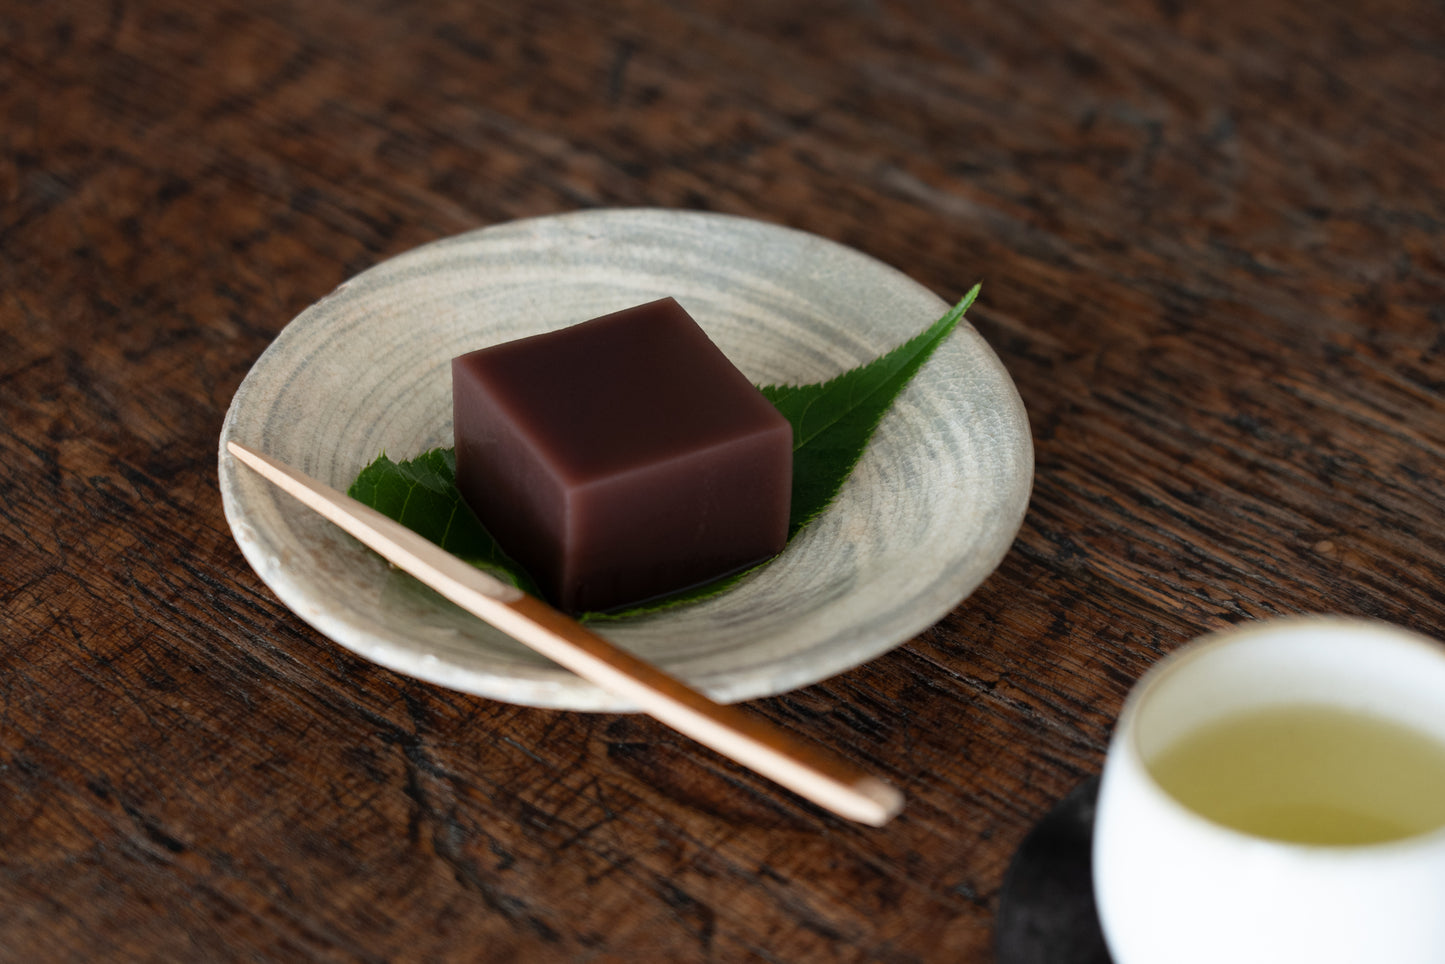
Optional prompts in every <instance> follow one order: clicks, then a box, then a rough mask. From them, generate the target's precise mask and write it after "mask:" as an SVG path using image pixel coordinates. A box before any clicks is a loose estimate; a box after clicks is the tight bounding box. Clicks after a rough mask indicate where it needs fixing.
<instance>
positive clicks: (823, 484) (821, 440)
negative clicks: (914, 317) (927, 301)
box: [761, 285, 980, 539]
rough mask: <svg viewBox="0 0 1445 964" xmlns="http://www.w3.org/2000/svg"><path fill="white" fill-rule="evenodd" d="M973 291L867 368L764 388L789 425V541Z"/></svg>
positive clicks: (838, 485) (843, 476)
mask: <svg viewBox="0 0 1445 964" xmlns="http://www.w3.org/2000/svg"><path fill="white" fill-rule="evenodd" d="M979 287H980V286H979V285H974V286H973V290H971V291H970V292H969V293H968V294H966V295H964V296H963V300H962V301H960V302H959V303H958V304H956V305H954V306H953V307H952V308H950V309H949V310H948V312H947V313H946V314H944V316H943V317H942V318H940V319H938V320H937V321H936V322H934V323H933V324H932V325H930V326H929V327H928V329H927V330H926V331H924V332H922V333H920V334H918V335H916V336H914V337H913V338H911V339H909V340H908V341H906V342H904V343H903V344H901V345H899V346H898V347H897V348H895V349H893V350H892V351H890V352H889V353H888V354H886V355H884V356H882V357H881V358H877V359H875V360H873V361H871V362H869V363H868V364H866V365H862V366H860V367H858V368H854V369H851V370H849V371H846V372H844V373H843V374H841V375H838V376H837V377H835V378H831V379H829V380H828V381H826V382H821V383H818V384H813V385H764V386H762V389H761V390H762V393H763V395H764V396H765V397H766V398H767V400H768V401H770V402H772V403H773V406H774V407H775V408H777V410H778V411H780V412H782V413H783V415H784V416H785V417H786V418H787V420H788V421H789V422H792V423H793V504H792V511H791V512H790V519H789V526H788V538H789V539H792V537H793V536H795V535H797V534H798V531H799V530H801V529H802V528H803V527H804V526H805V525H807V524H808V523H809V522H812V521H813V520H814V519H816V518H817V517H818V515H819V514H821V513H822V511H823V510H824V509H826V508H827V507H828V505H829V504H831V503H832V501H833V499H834V498H836V497H837V495H838V491H839V490H840V489H842V488H843V483H844V482H846V481H847V480H848V476H849V475H850V474H852V472H853V468H854V466H856V465H857V464H858V460H859V459H860V458H862V457H863V450H864V449H865V448H866V447H867V445H868V440H869V439H870V438H872V437H873V432H874V430H875V429H877V428H878V423H879V422H881V421H882V420H883V416H884V415H885V414H887V412H888V409H889V408H890V407H892V405H893V400H894V399H895V398H897V397H898V393H899V392H901V391H903V389H904V388H905V387H906V386H907V385H908V383H909V382H910V381H911V380H912V379H913V376H914V375H915V374H917V373H918V369H920V368H921V367H923V363H924V362H926V361H928V358H929V356H930V355H932V354H933V352H934V349H936V348H937V347H938V346H939V345H940V344H942V343H943V339H945V338H947V337H948V336H949V334H950V333H951V332H952V331H953V329H954V328H955V327H956V326H957V325H958V322H959V319H961V318H962V317H963V315H964V312H966V311H968V308H969V306H970V305H972V304H973V301H974V299H975V298H977V297H978V292H979Z"/></svg>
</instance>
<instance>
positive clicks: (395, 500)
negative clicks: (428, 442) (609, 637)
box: [347, 285, 979, 621]
mask: <svg viewBox="0 0 1445 964" xmlns="http://www.w3.org/2000/svg"><path fill="white" fill-rule="evenodd" d="M978 292H979V286H978V285H974V287H973V289H972V290H971V291H969V293H968V294H967V295H965V296H964V297H963V300H962V301H960V302H959V303H958V304H956V305H954V306H953V307H952V308H951V309H949V311H948V312H947V313H946V314H945V315H944V316H943V317H942V318H940V319H938V321H936V322H934V323H933V324H932V325H930V326H929V327H928V329H927V330H925V331H923V332H922V333H920V334H918V335H917V336H915V337H913V338H911V339H909V340H908V341H906V342H904V343H903V344H902V345H899V346H898V347H897V348H895V349H893V350H892V351H890V352H888V354H886V355H883V356H882V357H880V358H877V359H874V360H873V361H871V362H869V363H867V364H866V365H862V366H860V367H858V368H854V369H852V370H850V371H846V372H844V373H843V374H841V375H838V376H837V377H835V378H832V379H829V380H828V381H826V382H820V383H817V384H813V385H765V386H762V387H761V391H762V393H763V395H764V396H765V397H766V398H767V399H768V401H770V402H772V403H773V405H774V406H776V407H777V409H778V411H780V412H782V413H783V415H784V417H786V418H787V419H788V421H789V422H791V423H792V426H793V495H792V499H793V501H792V511H791V514H790V519H789V525H788V540H789V541H790V542H791V541H792V539H793V537H794V536H796V535H797V534H798V532H799V531H801V530H802V529H803V527H804V526H806V525H807V524H808V523H809V522H812V521H813V520H814V519H816V518H817V517H818V516H819V515H820V514H822V512H823V511H824V510H825V509H826V508H827V507H828V506H829V505H830V504H831V503H832V502H833V500H834V498H836V497H837V495H838V492H839V490H840V489H842V488H843V483H844V482H846V481H847V480H848V476H849V475H850V474H851V473H852V471H853V468H854V466H856V465H857V464H858V460H859V459H860V458H862V456H863V450H864V449H865V448H866V447H867V445H868V440H869V439H870V438H872V437H873V432H874V430H875V429H877V427H878V423H879V422H880V421H882V419H883V416H884V415H885V414H887V412H888V409H889V408H890V407H891V406H892V404H893V400H894V399H895V398H897V397H898V393H899V392H901V391H902V390H903V389H904V388H905V387H907V385H908V383H909V382H910V381H911V380H912V379H913V376H914V375H915V374H917V373H918V370H919V369H920V368H922V367H923V363H924V362H926V361H927V360H928V358H929V356H930V355H932V354H933V352H934V350H935V349H936V348H937V347H938V346H939V345H940V344H942V343H943V340H944V339H945V338H947V337H948V336H949V334H950V333H951V332H952V331H953V329H954V328H955V327H956V326H957V325H958V322H959V320H960V319H962V318H963V315H964V312H966V311H967V310H968V308H969V306H970V305H972V304H973V301H974V299H975V298H977V297H978ZM347 494H348V495H350V496H351V497H352V498H353V499H356V500H358V501H360V502H364V503H366V504H367V505H369V506H371V507H372V508H374V509H376V510H377V511H379V512H381V513H382V514H384V515H387V516H390V517H391V518H393V519H395V520H397V521H398V522H400V523H401V524H402V525H404V526H406V527H407V528H409V529H411V530H412V531H414V532H417V533H418V534H420V535H422V536H424V537H425V538H427V539H429V540H430V541H432V542H434V543H436V544H437V545H439V546H441V547H442V548H443V549H446V550H447V551H448V552H450V553H452V554H453V555H456V556H459V557H461V558H462V559H464V560H466V561H467V562H469V563H471V564H472V565H475V566H478V567H480V568H482V569H486V570H487V571H488V572H491V573H492V574H494V575H496V576H498V577H500V578H502V579H503V580H505V581H507V582H510V583H512V584H513V585H516V586H517V587H519V588H521V589H523V590H525V591H526V592H529V593H532V594H534V595H535V594H537V593H538V590H537V584H536V582H535V580H533V579H532V577H531V576H530V575H529V574H528V573H527V571H526V570H525V569H523V568H522V567H521V565H520V564H518V563H517V562H516V560H514V559H512V558H511V557H510V556H508V555H507V554H506V553H505V552H504V551H503V550H502V547H501V546H499V545H498V544H497V542H496V540H494V539H493V538H492V537H491V534H490V533H488V532H487V530H486V529H485V528H484V527H483V526H482V524H481V522H480V521H478V520H477V517H476V516H475V515H474V514H473V513H472V511H471V509H470V508H468V507H467V504H466V503H465V502H464V501H463V500H462V495H461V492H460V491H459V490H458V489H457V486H456V454H455V451H454V450H453V449H450V448H437V449H432V450H430V451H428V452H423V453H422V454H421V455H418V456H417V457H416V458H414V459H411V460H409V461H405V462H393V461H392V460H391V459H389V458H387V457H386V455H385V454H382V455H381V456H380V457H379V458H377V460H376V461H375V462H372V463H371V464H370V465H368V466H367V467H366V468H364V469H362V470H361V473H360V474H359V475H358V476H357V477H356V481H355V482H353V483H352V484H351V487H350V488H349V489H348V490H347ZM764 565H767V563H762V564H761V565H759V566H754V567H752V568H751V569H747V570H744V571H742V572H738V573H733V574H732V575H729V576H724V577H723V578H721V579H717V580H714V581H713V582H710V583H706V584H704V585H701V586H695V587H692V588H690V589H685V590H682V591H681V592H678V593H674V594H672V595H670V596H667V597H664V598H662V599H655V600H651V601H649V602H647V603H643V604H641V605H639V606H634V607H631V608H629V609H625V610H621V611H618V612H612V613H585V614H583V616H582V617H581V618H582V619H584V620H589V621H593V620H610V619H621V618H626V617H630V616H638V615H642V614H644V613H652V612H658V611H660V610H664V609H671V608H674V607H676V606H681V605H686V604H687V603H692V602H697V601H699V600H702V599H707V598H710V597H712V596H716V595H718V594H720V593H723V592H726V591H727V590H728V589H731V588H732V587H733V586H735V585H737V583H738V582H740V581H741V580H742V579H743V578H744V577H746V576H747V575H748V574H749V573H751V572H753V571H755V570H756V569H759V568H761V567H762V566H764Z"/></svg>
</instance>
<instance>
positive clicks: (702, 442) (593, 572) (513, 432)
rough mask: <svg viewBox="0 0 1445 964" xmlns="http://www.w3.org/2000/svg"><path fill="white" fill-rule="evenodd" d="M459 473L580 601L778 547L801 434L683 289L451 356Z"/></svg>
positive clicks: (563, 600)
mask: <svg viewBox="0 0 1445 964" xmlns="http://www.w3.org/2000/svg"><path fill="white" fill-rule="evenodd" d="M452 402H453V410H454V416H455V433H456V452H457V484H458V486H459V487H460V489H461V491H462V495H463V496H464V497H465V498H466V500H467V503H468V505H470V506H471V507H472V510H473V511H475V512H476V514H477V516H478V518H480V519H481V521H482V524H483V525H485V526H486V527H487V528H488V530H490V531H491V533H492V534H493V536H495V537H496V539H497V541H498V542H499V543H501V545H502V547H503V548H504V549H505V550H506V551H507V552H508V553H509V554H511V555H512V556H513V557H514V558H515V559H517V561H519V562H520V563H522V564H523V565H524V566H526V567H527V569H528V570H529V571H530V572H531V573H532V574H533V576H534V577H535V578H536V579H537V581H538V583H539V584H540V585H541V587H542V590H543V592H544V593H545V594H546V595H547V596H548V598H549V599H550V600H551V602H553V603H554V604H555V605H557V606H558V607H559V608H561V609H564V610H567V611H569V612H598V611H605V610H609V609H616V608H618V607H621V606H626V605H628V604H631V603H636V602H641V601H643V600H647V599H650V598H652V597H655V596H660V595H663V594H666V593H670V592H674V591H676V590H679V589H685V588H687V587H689V586H692V585H696V584H698V583H702V582H706V581H708V580H711V579H714V578H716V577H718V576H722V575H726V574H727V573H729V572H733V571H736V570H738V569H742V568H744V567H746V566H749V565H751V564H753V563H756V562H759V561H761V560H763V559H766V558H768V557H769V556H772V555H774V554H775V553H777V552H779V551H780V550H781V549H782V548H783V545H784V543H785V542H786V541H787V535H788V507H789V500H790V496H791V487H792V471H793V433H792V427H791V426H790V425H789V424H788V421H787V419H785V418H783V416H782V415H781V414H779V413H778V411H777V410H776V409H774V408H773V406H772V405H770V404H769V403H768V401H767V399H765V398H763V396H762V394H761V393H760V392H758V390H757V389H756V388H754V387H753V385H752V384H751V383H749V381H748V380H747V378H746V377H745V376H744V375H743V374H742V373H741V372H739V371H738V370H737V368H735V367H734V366H733V364H732V363H731V362H730V361H728V359H727V357H726V356H725V355H723V353H722V352H721V351H720V350H719V349H718V348H717V346H716V345H714V344H713V343H712V341H711V340H709V338H708V337H707V335H706V334H705V333H704V332H703V330H702V329H701V328H699V327H698V325H697V323H696V322H695V321H693V320H692V318H691V317H690V316H689V315H688V313H687V312H686V311H684V310H683V308H682V306H681V305H679V304H678V303H677V302H676V301H674V300H673V299H671V298H664V299H662V300H661V301H654V302H651V303H649V304H645V305H639V306H638V307H636V308H629V309H627V310H625V311H619V312H616V313H615V314H610V315H604V316H602V317H600V318H594V319H593V320H591V321H587V322H583V323H582V324H579V325H574V326H572V327H570V328H565V329H562V330H560V331H554V332H549V333H547V334H542V335H535V336H533V337H530V338H522V339H519V340H517V341H512V342H508V343H506V344H502V345H497V346H495V347H492V348H484V349H482V350H480V351H474V352H471V353H469V354H466V355H462V356H461V357H459V358H455V359H453V360H452Z"/></svg>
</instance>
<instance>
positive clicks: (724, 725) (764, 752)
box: [227, 442, 903, 827]
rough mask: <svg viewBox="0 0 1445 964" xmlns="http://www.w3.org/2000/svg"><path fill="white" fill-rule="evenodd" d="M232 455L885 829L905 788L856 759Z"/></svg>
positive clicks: (599, 675) (532, 636)
mask: <svg viewBox="0 0 1445 964" xmlns="http://www.w3.org/2000/svg"><path fill="white" fill-rule="evenodd" d="M227 448H228V449H229V450H230V452H231V454H232V455H233V456H235V457H236V458H237V459H239V460H240V461H242V462H244V463H245V464H246V465H248V466H250V467H251V468H252V469H254V470H256V471H257V472H259V473H260V474H261V475H262V476H264V477H265V478H266V479H268V480H270V481H271V482H274V483H275V484H276V485H277V486H279V487H280V488H282V489H284V490H285V491H286V492H288V493H290V494H291V495H293V496H295V497H296V498H297V499H299V500H300V501H301V502H302V503H304V504H305V505H307V506H309V507H310V508H312V509H314V510H316V511H317V512H319V513H320V514H321V515H323V516H325V517H326V518H327V519H330V520H331V521H332V522H334V523H336V525H338V526H340V527H341V528H342V529H344V530H346V531H347V532H348V533H350V534H351V535H353V536H355V537H356V538H357V539H358V540H360V541H361V542H362V543H364V544H365V545H367V546H368V547H370V548H371V549H373V550H374V551H376V552H377V553H378V554H380V555H381V556H382V557H383V558H385V559H386V560H388V561H389V562H391V563H392V564H393V565H394V566H396V567H397V568H399V569H402V570H405V571H406V572H408V573H410V574H411V575H413V576H415V577H416V578H417V579H419V580H421V581H422V582H423V583H425V584H426V585H428V586H430V587H431V588H432V589H435V590H436V591H437V592H439V593H441V594H442V595H443V596H445V597H447V598H448V599H450V600H451V601H452V602H454V603H456V604H457V605H458V606H461V607H462V608H463V609H465V610H467V611H468V612H470V613H472V614H473V615H475V616H477V617H478V618H480V619H482V620H484V621H485V622H487V623H490V624H491V625H493V626H495V627H496V628H498V629H500V630H501V631H502V632H504V633H506V634H507V635H508V636H511V637H513V638H514V639H516V640H518V641H519V642H522V643H524V644H526V645H527V646H530V647H531V648H532V649H534V650H536V651H537V652H538V653H541V654H542V655H543V656H546V657H547V658H548V659H550V660H552V661H553V662H555V663H558V664H559V665H561V666H564V667H566V668H567V669H569V670H571V671H572V672H574V673H576V674H577V675H578V676H580V677H582V678H583V679H586V680H589V681H590V682H592V683H595V684H596V685H598V686H600V687H602V688H603V689H605V690H607V691H608V692H610V693H614V694H616V695H618V696H621V697H623V698H625V699H628V700H631V701H632V702H633V703H635V704H636V705H638V706H640V707H641V708H642V710H643V711H644V712H646V713H647V714H648V715H650V716H652V717H654V718H655V719H657V720H659V721H661V722H662V723H665V724H667V725H668V726H670V727H672V728H673V729H675V730H677V731H678V732H680V733H684V734H686V735H687V736H690V737H692V738H693V739H694V740H697V741H698V742H699V743H701V744H703V745H704V746H707V747H710V748H712V749H713V750H716V751H717V752H718V753H721V754H722V755H723V756H726V757H728V758H730V759H732V760H735V761H736V762H738V763H740V764H742V765H743V766H745V767H748V768H750V769H752V770H754V771H756V772H757V773H760V774H762V775H763V776H765V777H768V778H769V779H771V780H773V781H775V782H777V783H778V784H780V785H782V786H784V787H787V788H788V789H789V790H792V791H793V792H794V793H796V794H798V795H799V796H801V797H804V798H806V799H808V800H811V801H813V802H814V803H816V804H818V805H819V806H821V807H824V808H826V809H828V810H831V811H833V812H834V813H836V814H838V815H839V816H842V817H847V818H848V819H850V820H856V821H859V822H861V823H866V824H870V825H872V826H875V827H881V826H882V825H884V824H885V823H887V822H888V821H889V820H891V819H892V818H893V817H894V816H895V815H896V814H897V813H898V811H899V810H900V809H902V807H903V795H902V794H901V793H899V792H898V790H896V789H895V788H894V787H892V786H890V785H889V784H887V783H885V782H883V781H882V780H880V779H878V778H877V777H875V776H872V775H870V774H869V773H867V772H865V771H864V770H862V769H860V768H859V767H857V766H856V765H854V764H853V763H851V762H849V761H847V760H845V759H843V758H842V757H840V756H838V755H836V754H834V753H832V752H830V751H828V750H826V749H824V748H823V747H821V746H817V745H814V744H809V743H807V742H805V741H803V740H800V739H798V738H797V737H794V736H793V735H792V734H790V733H787V732H785V731H783V730H781V729H779V728H777V727H776V726H773V725H772V724H771V723H768V722H767V721H766V720H763V719H762V718H761V717H759V716H757V715H755V714H752V713H749V712H747V711H745V710H743V709H741V708H740V707H737V706H725V705H722V704H720V703H716V702H714V701H713V700H711V699H709V698H708V697H706V696H704V695H703V694H702V693H699V692H698V691H696V690H694V689H692V688H691V687H689V686H688V685H687V684H685V683H683V682H682V681H681V680H678V679H676V678H674V677H672V676H669V675H668V674H667V673H664V672H663V671H662V670H660V669H658V668H657V667H656V666H653V665H652V664H651V663H648V662H646V661H644V660H641V659H638V658H637V657H636V656H633V655H632V654H631V653H628V652H626V651H625V650H622V649H620V648H618V647H617V646H614V645H613V644H612V643H609V642H608V641H607V640H605V639H603V638H602V637H601V636H599V635H597V634H596V633H594V632H592V631H591V630H589V629H587V628H586V627H584V626H583V625H581V624H580V623H578V622H577V621H576V620H574V619H572V618H571V617H569V616H566V615H564V614H563V613H560V612H558V611H557V610H555V609H553V608H552V607H550V606H548V605H547V604H546V603H544V602H543V601H541V600H540V599H537V598H536V597H534V596H529V595H527V594H526V593H524V592H522V590H520V589H517V588H516V587H514V586H509V585H507V584H506V583H504V582H502V581H501V580H499V579H497V578H495V577H493V576H491V575H489V574H487V573H485V572H483V571H481V570H480V569H477V568H476V567H474V566H471V565H468V564H467V563H465V562H463V561H462V560H460V559H458V558H457V557H456V556H453V555H451V554H450V553H448V552H446V551H445V550H443V549H441V548H440V547H439V546H436V545H434V544H433V543H431V542H429V541H427V540H426V539H424V538H422V537H421V536H419V535H417V534H416V533H414V532H412V531H411V530H410V529H408V528H406V527H405V526H403V525H401V524H400V523H398V522H394V521H393V520H391V519H389V518H388V517H386V516H384V515H382V514H381V513H380V512H377V511H376V510H375V509H372V508H371V507H370V506H367V505H364V504H362V503H360V502H357V501H356V500H355V499H352V498H351V497H349V496H347V495H344V494H343V493H341V492H338V491H337V490H336V489H333V488H331V487H330V486H328V485H326V484H324V483H322V482H318V481H317V480H315V479H313V478H311V477H310V476H308V475H305V474H304V473H302V472H299V471H297V470H296V469H293V468H291V467H290V466H288V465H286V464H285V463H283V462H279V461H277V460H275V459H272V458H270V457H268V456H265V455H262V454H261V453H260V452H257V451H255V450H254V449H250V448H247V447H246V446H244V445H240V444H238V443H236V442H227Z"/></svg>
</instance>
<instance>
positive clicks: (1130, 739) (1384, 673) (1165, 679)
mask: <svg viewBox="0 0 1445 964" xmlns="http://www.w3.org/2000/svg"><path fill="white" fill-rule="evenodd" d="M1093 859H1094V868H1093V874H1094V890H1095V899H1096V902H1097V904H1098V908H1099V917H1100V923H1101V925H1102V927H1103V930H1104V935H1105V939H1106V940H1107V942H1108V944H1109V948H1110V952H1111V953H1112V955H1113V956H1114V959H1115V961H1116V962H1117V964H1168V962H1175V961H1177V962H1194V961H1198V962H1217V961H1230V962H1234V964H1241V962H1252V961H1258V962H1270V964H1277V962H1284V961H1309V962H1347V961H1348V962H1373V961H1381V962H1385V961H1388V962H1391V964H1411V962H1421V964H1425V962H1432V964H1440V962H1442V961H1445V646H1441V645H1440V644H1438V643H1435V642H1433V641H1431V640H1428V639H1425V638H1423V637H1420V636H1416V635H1414V634H1411V633H1407V632H1405V631H1403V630H1400V629H1396V628H1394V627H1390V626H1387V625H1384V624H1378V623H1369V622H1361V621H1352V620H1341V619H1325V618H1311V619H1287V620H1277V621H1269V622H1264V623H1259V624H1256V625H1253V626H1250V627H1248V628H1242V629H1237V630H1232V631H1228V632H1223V633H1218V634H1215V635H1213V636H1209V637H1205V638H1204V639H1202V640H1199V641H1198V642H1196V643H1194V644H1191V645H1189V646H1186V647H1184V648H1183V649H1181V650H1179V651H1178V652H1176V653H1174V654H1171V655H1170V656H1169V657H1167V658H1166V659H1164V660H1162V661H1161V662H1160V663H1159V664H1158V665H1157V666H1155V667H1154V668H1153V669H1151V670H1150V671H1149V672H1148V673H1147V674H1145V676H1144V678H1143V679H1141V680H1140V681H1139V683H1138V685H1137V686H1135V688H1134V690H1133V691H1132V692H1131V693H1130V695H1129V698H1128V700H1127V701H1126V702H1125V705H1124V710H1123V713H1122V714H1121V715H1120V718H1119V723H1118V726H1117V727H1116V729H1115V732H1114V736H1113V739H1112V741H1111V743H1110V746H1109V754H1108V758H1107V760H1106V762H1105V765H1104V775H1103V780H1102V783H1101V786H1100V791H1099V802H1098V810H1097V816H1096V822H1095V833H1094V854H1093Z"/></svg>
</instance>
